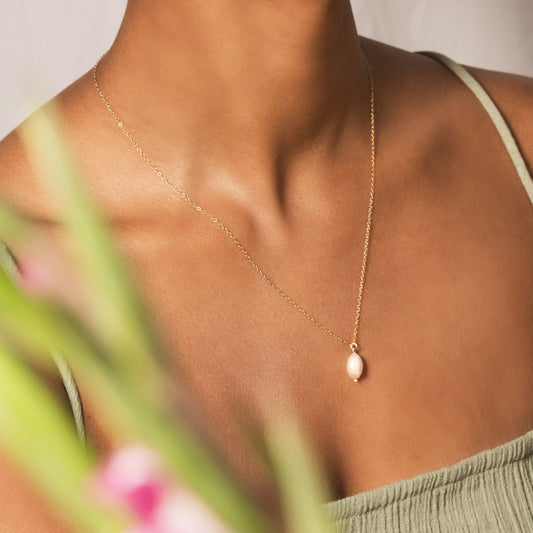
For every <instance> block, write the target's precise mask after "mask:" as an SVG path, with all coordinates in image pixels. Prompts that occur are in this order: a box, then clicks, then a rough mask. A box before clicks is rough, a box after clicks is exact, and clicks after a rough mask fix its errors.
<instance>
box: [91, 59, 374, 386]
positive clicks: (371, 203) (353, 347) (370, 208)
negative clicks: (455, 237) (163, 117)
mask: <svg viewBox="0 0 533 533" xmlns="http://www.w3.org/2000/svg"><path fill="white" fill-rule="evenodd" d="M106 54H107V52H105V53H104V54H103V55H102V56H101V57H100V59H98V61H97V62H96V64H95V65H94V67H93V81H94V85H95V87H96V91H97V93H98V96H99V97H100V99H101V100H102V102H103V104H104V105H105V107H106V109H107V110H108V111H109V113H110V115H111V116H112V117H113V119H114V120H115V122H116V123H117V125H118V127H119V128H120V129H121V130H122V132H123V133H124V135H125V136H126V137H127V138H128V140H129V142H130V143H131V144H132V145H133V147H134V148H135V150H136V151H137V153H138V154H139V155H140V156H141V158H142V159H143V160H144V162H145V163H146V164H147V165H148V167H149V168H150V169H151V170H152V171H153V172H154V173H155V174H156V175H157V176H158V177H159V178H160V179H161V180H162V181H163V182H165V183H166V184H167V185H169V186H170V187H171V188H172V189H174V191H175V192H176V193H177V194H178V195H179V196H180V197H181V198H182V199H183V200H185V201H186V202H188V203H189V204H190V205H191V206H192V207H193V208H194V209H195V210H196V211H198V212H199V213H202V214H203V215H205V216H206V217H207V218H208V219H209V220H211V221H212V222H214V223H215V224H216V225H217V226H218V227H219V228H220V229H222V230H223V231H224V233H226V235H228V237H229V238H230V239H231V240H232V241H233V242H234V243H235V244H236V245H237V247H238V248H239V250H240V251H241V252H242V254H243V255H244V256H245V257H246V259H247V261H248V262H249V263H250V264H251V265H252V267H253V268H254V269H255V270H256V271H257V273H258V274H259V275H260V276H261V278H262V279H263V280H264V281H266V282H267V283H268V284H269V285H270V286H271V287H272V288H273V289H274V290H275V291H276V292H277V293H278V294H279V295H280V296H281V297H283V298H284V299H285V300H286V301H288V302H289V303H290V304H291V305H292V306H293V307H295V308H296V309H297V310H298V311H300V312H301V313H302V314H303V315H305V316H306V317H307V318H308V319H309V320H310V321H311V322H313V324H315V325H316V326H318V327H319V328H320V329H322V330H323V331H325V332H326V333H327V334H328V335H330V336H331V337H333V338H334V339H335V340H337V341H339V342H341V343H343V344H346V345H348V346H349V347H350V349H351V351H352V355H351V356H350V358H349V359H348V367H349V365H350V360H351V358H352V357H354V356H357V358H359V354H358V353H357V350H358V349H359V347H358V345H357V334H358V332H359V322H360V318H361V305H362V301H363V289H364V284H365V275H366V266H367V258H368V249H369V242H370V230H371V227H372V214H373V208H374V188H375V177H376V134H375V111H374V107H375V103H374V100H375V96H374V80H373V75H372V70H371V68H370V65H369V64H368V61H367V59H366V56H365V55H364V54H363V59H364V63H365V66H366V70H367V75H368V85H369V92H370V145H371V161H370V162H371V179H370V194H369V202H368V211H367V220H366V227H365V239H364V246H363V258H362V264H361V276H360V280H359V291H358V296H357V305H356V311H355V319H354V331H353V337H352V341H351V342H350V341H347V340H346V339H344V338H343V337H341V336H340V335H338V334H337V333H335V332H334V331H332V330H331V329H329V328H328V327H326V326H324V325H323V324H322V323H320V322H319V321H318V320H317V319H316V318H315V317H314V316H313V315H311V314H310V313H309V312H308V311H306V310H305V309H304V308H303V307H302V306H301V305H300V304H298V303H297V302H296V301H295V300H294V299H293V298H292V297H291V296H289V295H288V294H287V293H286V292H285V291H284V290H282V289H281V288H280V287H278V285H276V283H274V282H273V281H272V280H271V279H270V277H269V276H267V274H265V272H263V270H262V269H261V268H260V267H259V265H258V264H257V263H256V262H255V261H254V259H253V258H252V256H251V255H250V254H249V253H248V251H247V250H246V249H245V247H244V246H243V245H242V244H241V242H240V241H239V239H237V237H236V236H235V234H234V233H233V232H232V231H231V230H230V229H229V228H228V227H227V226H226V225H225V224H224V223H223V222H222V221H221V220H220V219H218V218H217V217H216V216H214V215H212V214H211V213H209V212H208V211H206V210H205V209H204V208H203V207H202V206H201V205H199V204H198V203H197V202H196V201H194V200H193V199H192V198H191V197H190V196H189V195H188V194H187V193H186V192H185V191H183V190H182V189H180V188H179V187H177V186H176V185H175V184H174V183H172V182H171V181H170V180H169V179H168V178H167V176H166V175H165V174H164V173H163V172H162V171H161V170H160V169H159V167H157V166H156V165H155V164H154V163H153V162H152V160H151V159H150V158H149V157H148V156H147V155H146V152H145V151H144V150H143V148H142V147H141V146H140V145H139V143H138V142H137V140H136V139H135V138H134V137H133V135H132V134H131V133H130V131H129V130H128V128H127V127H126V125H125V124H124V121H123V120H122V119H121V118H120V117H119V116H118V114H117V113H116V112H115V110H114V109H113V108H112V107H111V104H110V103H109V101H108V99H107V98H106V96H105V95H104V93H103V91H102V89H101V87H100V84H99V83H98V77H97V71H98V66H99V65H100V62H101V61H102V59H103V58H104V57H105V55H106ZM353 363H354V361H352V364H353ZM356 366H358V370H356V371H355V374H356V375H357V377H359V375H360V374H361V372H362V362H360V363H356ZM359 366H360V369H359ZM348 374H350V377H352V378H353V376H352V375H351V374H352V372H350V370H349V369H348ZM354 381H357V379H356V378H354Z"/></svg>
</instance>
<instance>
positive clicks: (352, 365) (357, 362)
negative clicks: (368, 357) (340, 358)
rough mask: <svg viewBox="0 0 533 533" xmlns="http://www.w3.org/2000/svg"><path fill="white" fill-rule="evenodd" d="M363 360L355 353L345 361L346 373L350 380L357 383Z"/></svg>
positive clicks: (361, 371)
mask: <svg viewBox="0 0 533 533" xmlns="http://www.w3.org/2000/svg"><path fill="white" fill-rule="evenodd" d="M363 367H364V364H363V359H362V357H361V356H360V355H359V354H358V353H357V352H355V351H354V352H352V353H351V354H350V357H348V360H347V361H346V372H348V375H349V376H350V378H352V379H353V380H354V381H357V380H358V379H359V378H360V377H361V374H362V373H363Z"/></svg>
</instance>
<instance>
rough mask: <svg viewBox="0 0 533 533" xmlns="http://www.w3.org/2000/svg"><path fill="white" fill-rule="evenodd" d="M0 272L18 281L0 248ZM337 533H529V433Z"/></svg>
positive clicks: (345, 513)
mask: <svg viewBox="0 0 533 533" xmlns="http://www.w3.org/2000/svg"><path fill="white" fill-rule="evenodd" d="M418 53H420V54H424V55H426V56H428V57H432V58H434V59H436V60H437V61H440V62H441V63H442V64H443V65H444V66H446V67H448V68H449V69H450V70H451V71H452V72H453V73H454V74H456V75H457V76H458V78H459V79H460V80H462V81H463V82H464V83H465V84H466V86H467V87H468V88H469V89H470V90H471V91H472V93H473V94H474V95H475V97H476V98H477V99H478V100H479V102H480V103H481V105H483V107H484V108H485V109H486V111H487V113H488V114H489V116H490V117H491V119H492V120H493V122H494V125H495V127H496V129H497V131H498V133H499V134H500V136H501V139H502V141H503V144H504V146H505V148H506V149H507V152H508V153H509V156H510V158H511V160H512V161H513V164H514V166H515V168H516V171H517V176H518V178H519V179H520V180H521V182H522V184H523V185H524V190H525V192H526V194H527V195H528V196H529V199H530V200H531V204H532V206H533V179H532V178H531V175H530V173H529V172H528V169H527V165H526V163H525V161H524V159H523V157H522V155H521V154H520V151H519V149H518V146H517V143H516V141H515V140H514V138H513V135H512V133H511V131H510V129H509V127H508V126H507V124H506V122H505V120H504V118H503V116H502V114H501V113H500V111H499V110H498V108H497V107H496V105H495V104H494V102H493V101H492V99H491V98H490V96H489V95H488V94H487V92H486V91H485V90H484V89H483V87H482V86H481V85H480V84H479V83H478V82H477V81H476V80H475V78H474V77H473V76H472V75H471V74H470V73H469V72H468V71H467V70H466V69H465V68H464V67H463V66H461V65H459V64H458V63H456V62H454V61H453V60H451V59H450V58H448V57H446V56H444V55H442V54H439V53H437V52H429V51H424V52H418ZM0 266H2V267H3V268H4V269H5V270H6V271H8V272H9V273H11V274H14V275H16V266H15V263H14V261H13V258H12V256H11V255H10V253H9V251H8V249H7V248H6V247H5V246H4V245H3V244H2V243H1V242H0ZM56 362H57V364H58V370H59V373H60V375H61V377H62V379H63V382H64V383H65V389H66V390H67V392H68V394H69V399H70V402H71V406H72V410H73V413H74V419H75V421H76V425H77V428H78V432H79V434H80V438H82V439H83V438H84V436H85V427H84V423H83V411H82V404H81V399H80V397H79V394H78V390H77V387H76V384H75V381H74V378H73V376H72V373H71V372H70V370H69V369H68V367H67V365H66V364H65V363H64V361H63V360H62V359H61V358H60V357H59V355H57V354H56ZM324 509H325V511H326V512H327V513H328V515H329V517H330V519H331V522H332V524H334V527H335V529H336V530H337V531H339V532H342V533H404V532H409V533H463V532H464V533H471V532H479V533H481V532H483V533H517V532H522V533H533V429H532V430H530V431H529V432H527V433H525V434H524V435H522V436H520V437H518V438H516V439H514V440H511V441H509V442H506V443H504V444H502V445H500V446H497V447H495V448H492V449H488V450H484V451H482V452H480V453H478V454H476V455H473V456H470V457H468V458H466V459H464V460H463V461H460V462H458V463H455V464H453V465H451V466H448V467H445V468H441V469H439V470H434V471H431V472H427V473H424V474H421V475H419V476H416V477H413V478H410V479H406V480H402V481H398V482H396V483H391V484H389V485H385V486H383V487H379V488H376V489H373V490H369V491H365V492H361V493H359V494H356V495H354V496H350V497H347V498H344V499H341V500H337V501H333V502H328V503H326V504H324Z"/></svg>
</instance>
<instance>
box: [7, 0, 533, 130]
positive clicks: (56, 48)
mask: <svg viewBox="0 0 533 533" xmlns="http://www.w3.org/2000/svg"><path fill="white" fill-rule="evenodd" d="M279 1H284V0H279ZM287 1H288V0H287ZM125 3H126V2H125V0H0V65H1V71H0V72H1V73H0V79H1V83H0V138H1V137H3V136H4V135H5V134H6V133H7V132H8V131H10V130H11V129H12V128H13V127H15V126H16V125H17V124H18V123H19V122H20V121H21V120H22V119H23V118H24V117H25V116H26V115H27V114H28V113H29V112H31V111H32V110H33V109H34V108H35V107H37V106H38V105H40V104H42V103H44V102H45V101H46V100H48V99H49V98H51V97H52V96H54V95H55V94H56V93H57V92H59V91H60V90H61V89H63V88H64V87H65V86H67V85H68V84H69V83H71V82H72V81H73V80H74V79H76V78H77V77H78V76H80V75H81V74H82V73H83V72H85V71H87V70H88V69H89V68H90V67H91V66H92V65H93V64H94V62H95V60H96V59H97V58H98V57H99V56H100V54H101V53H102V52H103V51H104V50H105V49H106V48H107V47H108V46H109V45H110V44H111V42H112V40H113V37H114V35H115V32H116V30H117V28H118V25H119V24H120V20H121V18H122V15H123V12H124V7H125ZM352 5H353V7H354V12H355V16H356V21H357V26H358V29H359V32H360V33H361V34H362V35H366V36H368V37H372V38H375V39H377V40H381V41H384V42H387V43H390V44H393V45H395V46H399V47H401V48H405V49H408V50H422V49H431V50H438V51H441V52H444V53H446V54H448V55H450V56H451V57H453V58H454V59H455V60H457V61H460V62H462V63H466V64H471V65H476V66H480V67H485V68H491V69H496V70H505V71H510V72H519V73H523V74H527V75H529V76H533V31H531V30H532V29H533V0H352Z"/></svg>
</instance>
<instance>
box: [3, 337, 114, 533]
mask: <svg viewBox="0 0 533 533" xmlns="http://www.w3.org/2000/svg"><path fill="white" fill-rule="evenodd" d="M0 427H1V428H2V433H1V437H0V442H1V443H2V445H3V446H5V447H7V448H8V449H9V451H10V453H11V454H12V455H13V456H14V457H16V458H17V460H18V462H19V464H21V465H22V466H23V468H24V469H25V470H27V471H28V473H29V474H31V476H32V477H33V478H34V479H38V480H39V484H40V486H41V489H43V488H45V487H46V488H48V487H53V490H42V492H43V495H44V496H45V497H46V498H47V499H48V500H49V501H50V503H51V504H52V505H53V506H54V507H55V509H56V510H57V511H58V512H59V513H60V514H61V515H62V516H63V517H64V518H65V519H66V520H67V521H68V522H69V523H70V524H71V525H72V526H75V527H76V530H77V531H86V532H87V533H94V532H95V531H98V532H99V533H100V532H101V533H106V532H109V533H113V532H117V531H119V524H121V523H122V524H123V523H124V521H123V520H120V521H119V519H118V517H117V516H114V515H111V514H110V513H109V512H105V511H104V510H103V509H100V508H98V507H97V506H96V505H94V504H93V505H91V503H90V501H88V476H89V474H90V472H91V471H92V469H93V467H94V464H95V459H94V456H93V454H91V453H90V452H89V451H88V450H86V449H85V447H84V446H83V445H82V443H81V442H80V440H79V438H78V435H77V433H76V431H75V429H74V425H73V423H72V420H71V419H70V418H69V417H67V416H66V414H65V413H64V412H63V411H62V410H61V409H60V407H59V405H58V402H57V401H56V400H55V399H54V398H53V397H52V396H51V393H50V392H49V391H48V390H47V389H46V388H45V387H44V385H43V384H42V383H41V382H40V381H39V380H38V379H37V378H36V377H35V376H34V375H33V374H32V373H31V372H30V371H29V370H28V369H27V368H26V367H25V366H24V365H23V364H21V363H19V362H18V361H17V358H16V356H15V355H14V354H13V353H10V352H9V351H8V349H7V348H6V347H4V346H2V345H0Z"/></svg>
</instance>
